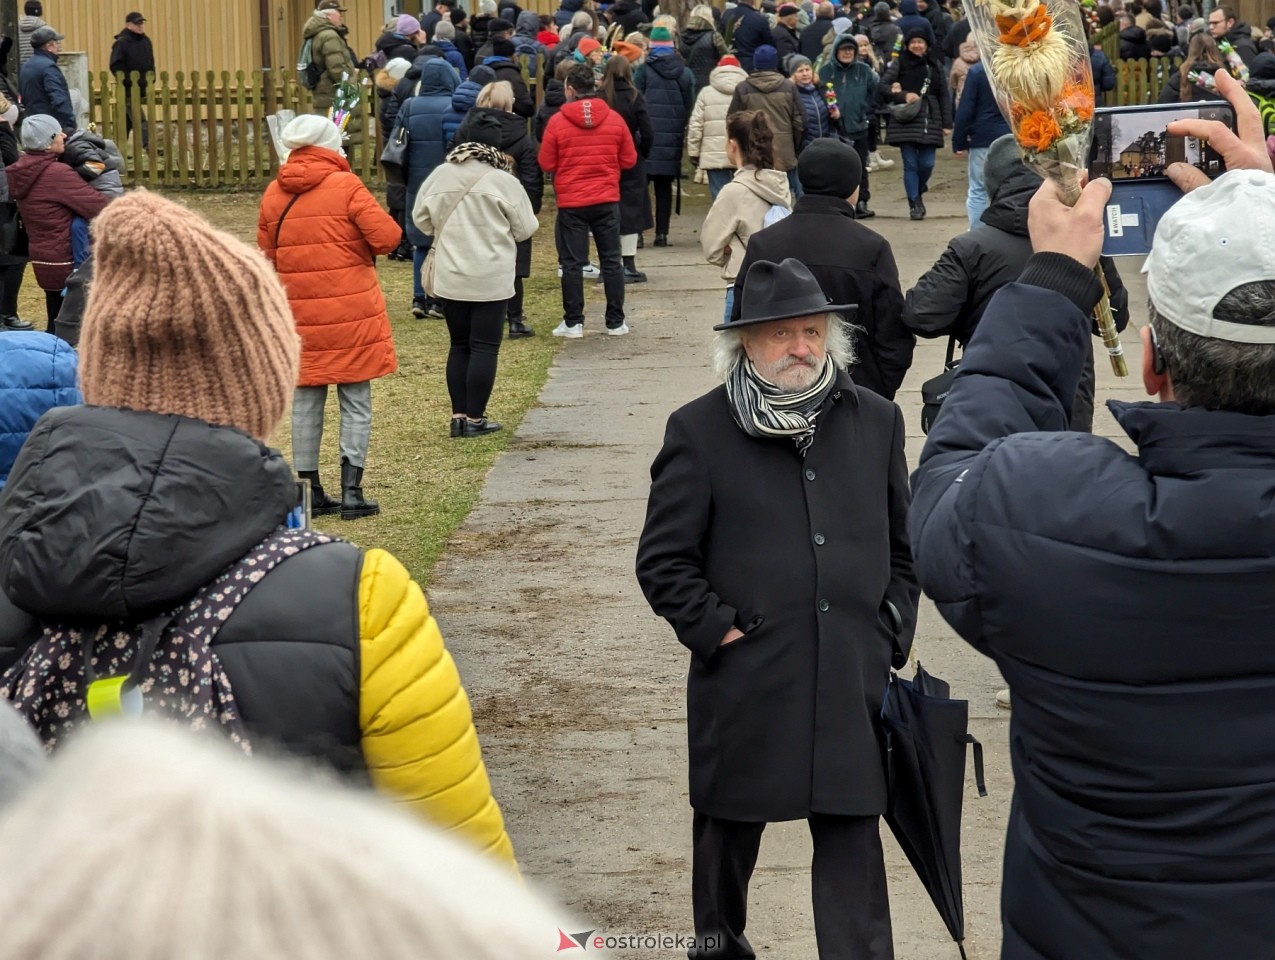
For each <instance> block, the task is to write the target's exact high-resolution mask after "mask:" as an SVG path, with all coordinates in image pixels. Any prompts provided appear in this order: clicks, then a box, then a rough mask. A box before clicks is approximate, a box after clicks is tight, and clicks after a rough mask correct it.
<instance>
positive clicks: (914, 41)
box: [880, 27, 952, 220]
mask: <svg viewBox="0 0 1275 960" xmlns="http://www.w3.org/2000/svg"><path fill="white" fill-rule="evenodd" d="M904 39H905V46H904V49H903V52H902V53H901V54H900V55H899V58H898V59H897V60H895V61H893V62H892V63H891V64H890V66H888V67H887V68H886V71H885V74H884V75H883V76H882V77H881V86H880V93H881V99H882V100H883V101H885V102H886V103H890V104H900V105H902V104H908V103H915V102H916V101H918V100H919V101H920V102H921V111H920V113H918V114H917V115H916V116H915V117H912V118H911V119H909V120H900V119H898V118H897V117H895V118H891V119H890V126H889V128H888V130H887V133H886V136H887V138H888V139H889V141H890V145H891V146H894V147H898V148H899V152H900V153H902V154H903V189H904V191H905V192H906V193H907V195H908V211H909V215H910V216H911V218H912V219H913V220H924V219H925V201H924V200H922V199H921V198H922V196H923V195H924V193H925V192H926V190H928V189H929V183H930V174H931V173H933V172H934V154H935V151H936V150H937V149H938V148H939V147H941V146H943V140H944V138H945V137H948V136H950V135H951V133H952V98H951V97H950V96H948V91H947V77H946V72H945V71H944V69H943V66H942V64H941V63H939V60H938V56H937V55H936V54H935V53H934V52H933V51H931V49H930V42H929V40H928V38H927V37H926V31H925V30H923V29H921V28H920V27H914V28H912V29H910V30H908V32H907V35H906V37H905V38H904Z"/></svg>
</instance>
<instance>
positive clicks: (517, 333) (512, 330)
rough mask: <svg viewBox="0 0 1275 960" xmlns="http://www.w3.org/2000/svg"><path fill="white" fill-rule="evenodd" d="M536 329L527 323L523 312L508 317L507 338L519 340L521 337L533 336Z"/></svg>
mask: <svg viewBox="0 0 1275 960" xmlns="http://www.w3.org/2000/svg"><path fill="white" fill-rule="evenodd" d="M535 335H536V331H534V330H532V329H531V327H529V326H528V325H527V318H526V317H525V316H524V315H523V314H521V313H520V314H518V316H516V317H510V318H509V339H510V340H521V339H522V338H523V337H534V336H535Z"/></svg>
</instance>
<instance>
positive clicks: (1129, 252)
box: [1089, 100, 1235, 257]
mask: <svg viewBox="0 0 1275 960" xmlns="http://www.w3.org/2000/svg"><path fill="white" fill-rule="evenodd" d="M1197 118H1198V119H1201V120H1217V121H1219V122H1221V123H1224V124H1226V125H1227V126H1228V127H1229V128H1230V129H1232V130H1234V129H1235V110H1234V109H1233V108H1232V107H1231V105H1230V104H1229V103H1226V102H1225V101H1220V100H1219V101H1203V102H1199V103H1189V104H1184V103H1168V104H1155V105H1150V106H1131V107H1101V108H1099V109H1098V110H1096V111H1094V127H1093V143H1092V145H1091V146H1090V149H1089V176H1090V178H1093V177H1107V178H1108V179H1109V180H1110V181H1111V186H1112V189H1111V199H1110V200H1109V201H1108V202H1107V210H1106V239H1105V240H1104V242H1103V247H1102V252H1103V254H1104V255H1106V256H1109V257H1119V256H1134V255H1142V256H1145V255H1146V254H1147V253H1149V252H1150V250H1151V241H1152V239H1153V238H1154V237H1155V228H1156V225H1157V224H1159V222H1160V218H1161V217H1162V216H1164V214H1165V213H1166V212H1167V211H1168V209H1169V208H1170V207H1171V206H1173V204H1175V203H1176V202H1177V201H1178V200H1179V199H1180V198H1181V196H1182V192H1181V191H1180V190H1178V188H1177V187H1175V186H1174V185H1173V183H1172V181H1170V180H1169V178H1168V175H1167V174H1166V173H1165V170H1166V168H1167V167H1168V166H1169V164H1171V163H1189V164H1191V165H1192V166H1194V167H1196V168H1197V169H1199V170H1201V171H1203V172H1204V173H1205V174H1207V175H1208V176H1210V177H1216V176H1218V175H1219V174H1221V173H1224V172H1225V170H1226V166H1225V164H1224V163H1223V162H1222V157H1221V156H1220V155H1219V154H1218V152H1217V151H1216V150H1214V149H1213V148H1212V146H1210V145H1209V144H1208V143H1207V142H1206V141H1203V140H1198V139H1196V138H1195V137H1177V136H1171V135H1170V134H1169V132H1168V130H1167V127H1168V125H1169V124H1170V123H1172V122H1173V121H1175V120H1195V119H1197Z"/></svg>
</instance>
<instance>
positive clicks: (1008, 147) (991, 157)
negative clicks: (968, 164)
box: [983, 133, 1023, 200]
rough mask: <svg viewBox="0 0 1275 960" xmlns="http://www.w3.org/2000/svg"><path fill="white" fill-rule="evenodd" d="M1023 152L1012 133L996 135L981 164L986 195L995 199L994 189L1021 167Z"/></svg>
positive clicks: (998, 187) (997, 188)
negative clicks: (985, 158)
mask: <svg viewBox="0 0 1275 960" xmlns="http://www.w3.org/2000/svg"><path fill="white" fill-rule="evenodd" d="M1022 166H1023V152H1022V151H1021V150H1020V149H1019V148H1018V141H1017V140H1015V139H1014V135H1013V134H1012V133H1007V134H1005V135H1004V136H1001V137H997V138H996V139H995V140H993V141H992V145H991V146H990V147H988V148H987V160H986V161H985V162H984V164H983V186H984V188H985V189H986V190H987V196H988V197H989V198H990V199H992V200H995V199H996V191H997V190H999V189H1000V185H1001V184H1002V183H1004V182H1005V181H1006V179H1008V177H1009V175H1010V174H1011V173H1014V172H1015V171H1016V170H1020V169H1022Z"/></svg>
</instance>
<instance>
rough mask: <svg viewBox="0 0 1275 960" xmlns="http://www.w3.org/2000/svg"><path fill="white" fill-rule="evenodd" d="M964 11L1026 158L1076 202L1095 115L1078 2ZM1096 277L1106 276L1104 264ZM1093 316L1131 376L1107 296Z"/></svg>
mask: <svg viewBox="0 0 1275 960" xmlns="http://www.w3.org/2000/svg"><path fill="white" fill-rule="evenodd" d="M966 13H967V15H968V17H969V20H970V28H971V36H972V37H973V39H974V40H975V42H976V43H977V44H978V49H979V53H980V54H981V55H982V60H983V63H984V64H985V65H986V69H987V78H988V80H989V81H990V82H991V86H992V92H993V93H994V95H995V96H996V102H997V103H998V105H999V106H1000V109H1001V112H1002V113H1003V114H1004V115H1005V119H1006V120H1007V121H1008V122H1009V126H1010V129H1011V130H1012V131H1013V132H1014V137H1015V139H1017V141H1018V146H1019V148H1020V149H1021V150H1022V152H1023V160H1024V161H1025V162H1026V163H1027V164H1028V166H1031V167H1033V168H1034V169H1036V170H1037V171H1038V172H1039V173H1040V175H1041V176H1042V177H1047V178H1049V179H1050V180H1052V181H1054V183H1055V184H1057V186H1058V190H1059V193H1060V194H1061V196H1062V199H1063V201H1064V202H1065V203H1068V204H1075V202H1076V201H1077V200H1079V199H1080V190H1081V186H1082V183H1081V177H1082V175H1083V174H1084V172H1085V169H1086V167H1087V165H1088V162H1089V144H1090V140H1091V138H1092V134H1093V114H1094V90H1093V75H1092V73H1091V71H1090V67H1089V47H1088V44H1087V43H1086V41H1085V32H1084V28H1083V27H1082V25H1081V17H1080V6H1079V4H1078V3H1077V2H1076V0H971V2H970V3H969V4H967V6H966ZM1098 277H1099V279H1103V274H1102V270H1101V269H1099V270H1098ZM1103 289H1104V290H1105V289H1106V281H1105V280H1104V281H1103ZM1094 316H1095V319H1096V321H1097V324H1098V330H1099V333H1100V334H1101V335H1102V341H1103V343H1104V344H1105V345H1106V347H1107V353H1108V354H1109V355H1110V357H1111V366H1112V369H1113V370H1114V371H1115V373H1116V376H1119V377H1125V376H1128V375H1129V370H1128V367H1127V365H1126V364H1125V359H1124V348H1123V347H1122V346H1121V344H1120V335H1119V333H1118V332H1117V331H1116V324H1115V320H1114V318H1113V317H1112V315H1111V304H1110V301H1109V297H1107V296H1104V297H1103V298H1102V302H1101V303H1099V304H1098V307H1097V308H1096V309H1095V311H1094Z"/></svg>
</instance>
